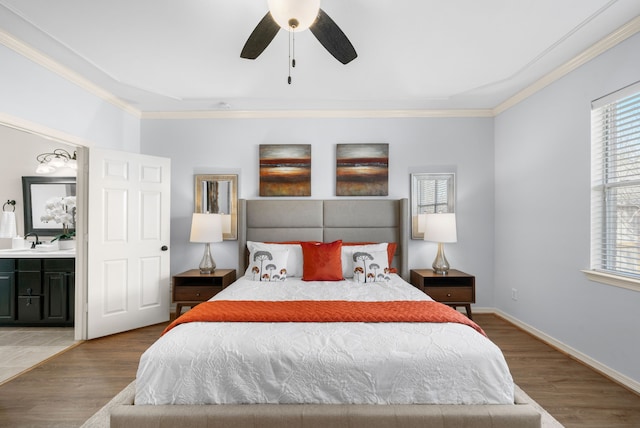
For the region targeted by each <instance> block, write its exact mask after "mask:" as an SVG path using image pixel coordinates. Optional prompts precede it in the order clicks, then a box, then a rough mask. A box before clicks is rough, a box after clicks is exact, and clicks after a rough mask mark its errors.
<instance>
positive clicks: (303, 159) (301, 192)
mask: <svg viewBox="0 0 640 428" xmlns="http://www.w3.org/2000/svg"><path fill="white" fill-rule="evenodd" d="M260 196H311V144H260Z"/></svg>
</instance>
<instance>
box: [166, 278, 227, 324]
mask: <svg viewBox="0 0 640 428" xmlns="http://www.w3.org/2000/svg"><path fill="white" fill-rule="evenodd" d="M235 280H236V270H235V269H216V271H215V272H214V273H211V274H201V273H200V270H199V269H191V270H188V271H186V272H182V273H179V274H177V275H173V294H172V297H173V301H174V302H175V303H176V318H177V317H179V316H180V313H181V312H182V307H183V306H189V307H193V306H195V305H197V304H198V303H202V302H205V301H207V300H209V299H210V298H212V297H213V296H215V295H216V294H218V293H219V292H221V291H222V290H223V289H224V288H225V287H226V286H227V285H229V284H231V283H232V282H233V281H235Z"/></svg>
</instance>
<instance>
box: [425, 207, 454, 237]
mask: <svg viewBox="0 0 640 428" xmlns="http://www.w3.org/2000/svg"><path fill="white" fill-rule="evenodd" d="M422 215H424V240H425V241H431V242H442V243H445V242H457V241H458V234H457V231H456V215H455V214H454V213H440V214H422Z"/></svg>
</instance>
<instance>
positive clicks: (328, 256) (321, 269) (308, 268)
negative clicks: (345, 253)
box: [300, 241, 343, 281]
mask: <svg viewBox="0 0 640 428" xmlns="http://www.w3.org/2000/svg"><path fill="white" fill-rule="evenodd" d="M300 245H301V246H302V259H303V264H302V280H303V281H341V280H342V279H343V278H342V258H341V254H342V241H334V242H331V243H328V244H324V243H320V242H301V243H300Z"/></svg>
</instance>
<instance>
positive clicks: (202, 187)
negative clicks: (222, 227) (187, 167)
mask: <svg viewBox="0 0 640 428" xmlns="http://www.w3.org/2000/svg"><path fill="white" fill-rule="evenodd" d="M195 185H196V191H195V211H194V212H196V213H213V214H228V215H229V216H230V222H229V223H230V227H229V228H228V229H227V230H226V231H223V234H222V239H224V240H236V239H238V176H237V175H222V174H198V175H196V176H195Z"/></svg>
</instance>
